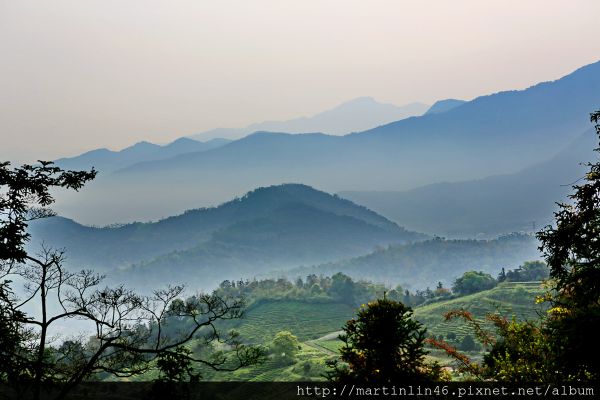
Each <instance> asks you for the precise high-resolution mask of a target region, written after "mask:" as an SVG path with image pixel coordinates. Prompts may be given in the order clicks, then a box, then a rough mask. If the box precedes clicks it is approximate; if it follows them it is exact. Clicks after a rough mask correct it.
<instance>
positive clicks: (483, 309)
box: [414, 282, 545, 339]
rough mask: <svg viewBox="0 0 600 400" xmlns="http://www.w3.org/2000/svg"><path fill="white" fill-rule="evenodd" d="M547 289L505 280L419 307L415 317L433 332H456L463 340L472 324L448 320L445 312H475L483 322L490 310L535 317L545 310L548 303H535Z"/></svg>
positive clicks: (521, 317) (527, 317) (512, 315)
mask: <svg viewBox="0 0 600 400" xmlns="http://www.w3.org/2000/svg"><path fill="white" fill-rule="evenodd" d="M544 292H545V290H544V289H543V288H542V287H541V283H540V282H508V283H502V284H500V285H498V286H497V287H495V288H494V289H491V290H486V291H484V292H479V293H475V294H472V295H469V296H464V297H459V298H456V299H452V300H447V301H442V302H439V303H433V304H429V305H425V306H422V307H417V308H415V310H414V316H415V318H417V319H418V320H419V321H420V322H421V323H423V324H424V325H425V326H426V327H427V331H428V332H429V333H431V334H434V335H436V336H440V335H443V337H444V338H446V337H447V335H448V333H450V332H454V333H455V334H456V336H457V337H458V339H462V337H463V336H464V335H466V334H472V332H471V331H470V329H469V327H468V326H467V325H466V324H465V323H464V322H463V321H460V320H455V321H450V322H446V321H444V318H443V314H444V313H446V312H448V311H451V310H455V309H465V310H467V311H470V312H471V313H473V315H474V317H475V319H476V320H477V321H480V322H484V321H485V316H486V315H487V314H488V313H500V314H501V315H504V316H506V317H508V318H512V317H515V318H517V319H518V320H533V319H537V318H538V315H539V314H541V313H543V312H544V311H545V309H544V306H542V305H537V304H535V297H536V296H539V295H541V294H543V293H544ZM488 326H489V324H488Z"/></svg>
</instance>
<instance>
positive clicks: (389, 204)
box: [340, 129, 598, 237]
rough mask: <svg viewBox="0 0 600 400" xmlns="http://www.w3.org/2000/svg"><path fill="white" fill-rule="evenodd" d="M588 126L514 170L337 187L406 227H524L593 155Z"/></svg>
mask: <svg viewBox="0 0 600 400" xmlns="http://www.w3.org/2000/svg"><path fill="white" fill-rule="evenodd" d="M597 144H598V140H597V137H596V135H595V132H594V130H593V129H590V130H588V131H586V132H585V133H584V134H583V135H581V136H580V137H578V138H577V139H576V140H575V141H573V143H572V144H571V145H569V146H568V147H567V148H565V149H564V150H563V151H561V152H560V153H558V154H557V155H556V156H554V157H552V158H551V159H549V160H547V161H545V162H542V163H540V164H537V165H534V166H532V167H529V168H526V169H524V170H522V171H520V172H518V173H515V174H509V175H499V176H491V177H488V178H485V179H481V180H475V181H466V182H457V183H438V184H433V185H428V186H424V187H421V188H417V189H413V190H409V191H404V192H393V191H389V192H342V193H340V195H341V196H343V197H345V198H348V199H351V200H352V201H354V202H356V203H358V204H363V205H365V206H367V207H369V208H370V209H372V210H375V211H377V212H379V213H381V214H383V215H385V216H387V217H389V218H391V219H392V220H395V221H402V223H403V225H404V226H406V227H408V228H409V229H416V230H419V231H422V232H427V233H430V234H433V233H435V234H440V235H445V236H452V237H465V236H471V237H472V236H474V235H478V234H483V235H486V236H493V235H497V234H501V233H508V232H514V231H530V230H532V229H534V225H535V227H537V228H540V227H541V226H543V225H547V224H550V223H551V222H552V217H553V212H554V211H555V210H556V204H555V203H556V202H559V201H562V202H564V201H567V195H568V194H569V193H570V192H571V184H572V183H574V182H576V181H577V180H578V179H580V178H581V177H582V176H584V174H585V171H586V170H587V167H586V166H585V165H582V163H585V162H587V161H591V160H594V159H596V158H597V155H594V153H593V151H592V149H594V148H595V147H596V146H597Z"/></svg>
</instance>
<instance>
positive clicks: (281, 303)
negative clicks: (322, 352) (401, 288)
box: [234, 300, 356, 343]
mask: <svg viewBox="0 0 600 400" xmlns="http://www.w3.org/2000/svg"><path fill="white" fill-rule="evenodd" d="M355 313H356V310H355V309H354V308H353V307H351V306H349V305H347V304H342V303H334V302H303V301H297V300H265V301H261V302H258V303H257V304H255V305H254V306H252V307H250V309H248V311H247V313H246V317H245V318H244V319H243V320H241V321H239V323H238V324H236V325H235V326H234V327H235V329H236V330H237V331H238V332H240V335H241V337H242V338H243V339H245V340H248V341H250V342H253V343H259V342H262V341H264V340H265V339H272V338H273V337H274V336H275V334H276V333H277V332H279V331H290V332H292V333H293V334H294V335H296V336H297V337H298V339H299V340H301V341H306V340H309V339H317V338H319V337H321V336H323V335H326V334H328V333H330V332H334V331H338V330H340V329H341V328H342V326H343V325H344V323H345V322H346V321H347V320H349V319H351V318H352V317H353V316H354V315H355Z"/></svg>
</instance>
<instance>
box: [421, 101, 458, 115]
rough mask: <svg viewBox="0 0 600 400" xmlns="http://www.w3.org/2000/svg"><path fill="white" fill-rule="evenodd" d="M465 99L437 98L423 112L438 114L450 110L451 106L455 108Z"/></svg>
mask: <svg viewBox="0 0 600 400" xmlns="http://www.w3.org/2000/svg"><path fill="white" fill-rule="evenodd" d="M466 102H467V101H466V100H457V99H446V100H438V101H436V102H435V103H433V105H432V106H431V107H429V109H428V110H427V112H426V113H425V115H428V114H440V113H443V112H446V111H450V110H452V109H453V108H456V107H458V106H460V105H462V104H465V103H466Z"/></svg>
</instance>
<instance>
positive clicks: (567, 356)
mask: <svg viewBox="0 0 600 400" xmlns="http://www.w3.org/2000/svg"><path fill="white" fill-rule="evenodd" d="M591 120H592V122H593V123H595V127H596V132H597V134H598V135H599V136H600V111H596V112H594V113H593V114H592V115H591ZM599 150H600V149H596V151H599ZM588 166H589V168H590V169H589V172H588V173H587V174H586V175H585V178H584V180H583V183H581V184H579V185H575V186H574V187H573V189H574V190H575V193H573V194H572V195H571V196H569V197H570V200H571V202H570V203H569V204H559V207H560V209H559V211H558V212H556V213H555V220H556V223H555V227H553V226H547V227H546V228H544V229H543V230H542V231H540V232H539V233H538V238H539V240H540V242H541V250H542V251H543V252H544V255H545V257H546V262H547V263H548V266H549V267H550V277H551V278H552V280H553V282H554V285H555V290H556V295H555V296H553V298H552V305H553V308H552V309H551V311H552V312H551V317H550V319H549V321H548V328H549V329H551V330H552V339H553V344H554V352H555V354H556V356H557V359H558V366H559V367H560V371H562V373H563V375H564V378H565V379H591V380H595V381H598V380H600V358H598V357H597V356H596V355H595V352H593V351H590V346H591V345H592V344H593V343H595V342H596V338H597V333H598V332H599V331H600V240H599V232H600V161H596V162H595V163H589V164H588Z"/></svg>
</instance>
